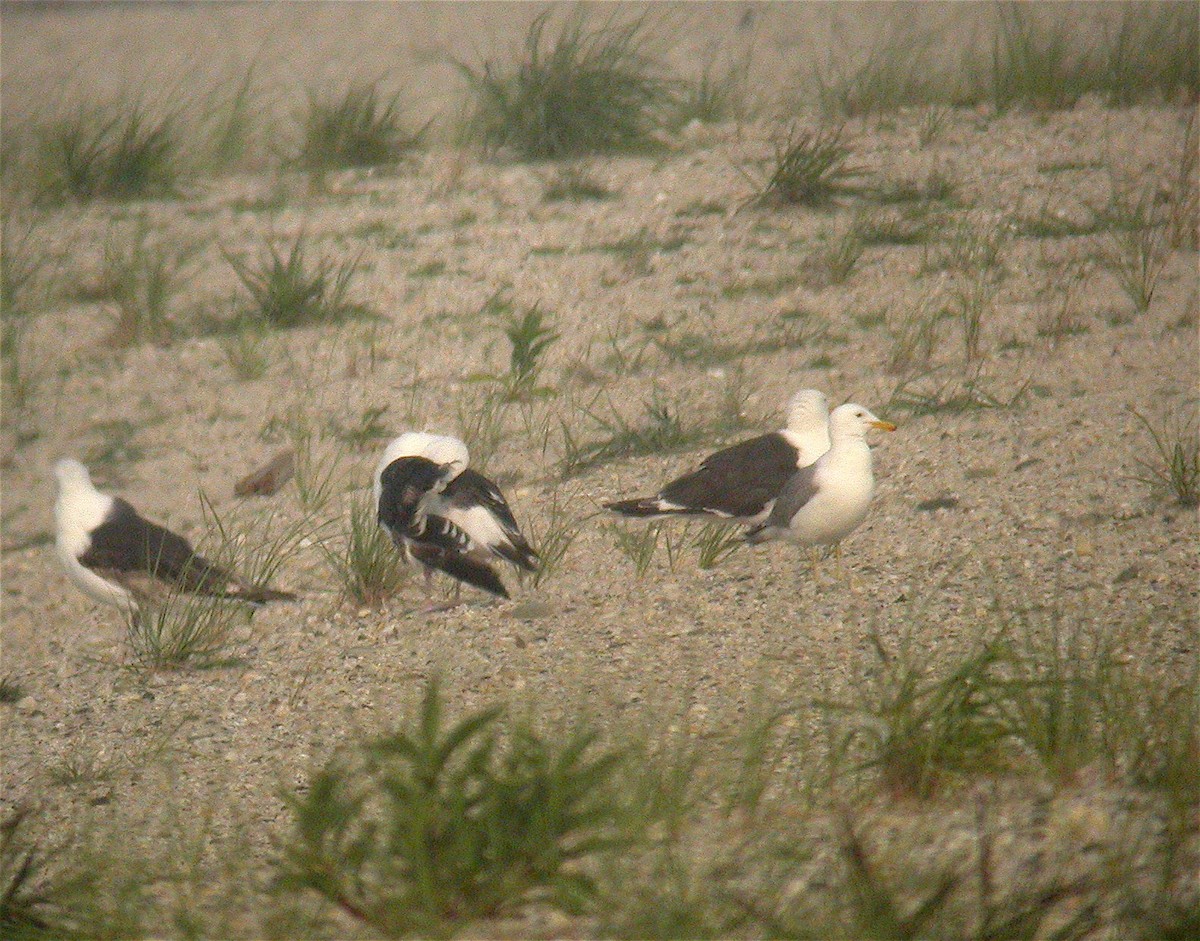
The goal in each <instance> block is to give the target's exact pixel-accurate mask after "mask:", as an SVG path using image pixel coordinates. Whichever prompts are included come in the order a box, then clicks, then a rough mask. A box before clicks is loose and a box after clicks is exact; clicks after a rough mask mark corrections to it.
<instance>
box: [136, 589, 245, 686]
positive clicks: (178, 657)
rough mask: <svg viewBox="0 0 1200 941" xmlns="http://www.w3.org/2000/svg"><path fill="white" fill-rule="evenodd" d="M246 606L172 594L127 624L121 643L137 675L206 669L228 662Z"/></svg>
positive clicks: (174, 592)
mask: <svg viewBox="0 0 1200 941" xmlns="http://www.w3.org/2000/svg"><path fill="white" fill-rule="evenodd" d="M247 614H248V611H247V609H246V606H245V605H242V604H239V603H237V602H233V601H226V600H223V599H220V598H215V597H212V596H210V595H194V594H191V593H190V592H186V591H181V590H180V591H171V592H170V593H169V594H168V595H166V596H165V597H164V598H162V599H160V600H159V601H158V602H157V603H154V604H143V605H142V610H141V611H139V612H138V613H136V614H133V615H131V616H130V617H129V618H128V620H127V622H126V634H125V636H126V639H127V641H128V643H129V650H130V653H131V654H132V656H133V659H134V662H135V663H136V664H137V666H138V667H139V668H140V669H142V670H179V669H183V668H185V667H192V668H194V669H198V670H204V669H210V668H212V667H216V666H221V665H223V664H225V663H228V662H229V659H230V658H229V655H228V649H229V643H230V641H231V639H232V637H233V632H234V629H235V627H236V626H237V624H238V623H239V622H241V621H242V620H243V619H244V618H245V617H246V616H247Z"/></svg>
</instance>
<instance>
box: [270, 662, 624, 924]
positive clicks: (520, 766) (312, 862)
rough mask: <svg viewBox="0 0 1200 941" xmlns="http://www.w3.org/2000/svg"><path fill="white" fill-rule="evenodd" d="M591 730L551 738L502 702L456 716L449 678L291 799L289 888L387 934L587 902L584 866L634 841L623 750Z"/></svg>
mask: <svg viewBox="0 0 1200 941" xmlns="http://www.w3.org/2000/svg"><path fill="white" fill-rule="evenodd" d="M596 739H597V735H596V733H595V732H592V731H590V730H588V729H586V728H578V729H576V730H574V731H571V732H569V733H567V734H566V735H563V736H554V737H546V736H543V735H541V734H539V733H538V732H537V731H535V730H534V729H533V728H531V727H529V726H528V725H525V724H522V723H520V722H515V721H512V720H509V719H507V718H506V717H505V716H504V713H503V711H502V710H501V709H500V708H497V707H493V708H488V709H484V710H481V711H479V712H475V713H472V714H470V715H468V716H466V717H465V718H462V719H461V720H458V721H454V720H451V719H450V718H448V717H447V716H446V714H445V708H444V705H443V701H442V697H441V694H440V691H439V689H438V684H437V682H436V681H432V682H430V684H429V685H428V686H427V688H426V690H425V694H424V697H423V699H422V702H421V705H420V709H419V712H418V714H417V715H416V716H414V717H413V718H412V719H411V720H409V721H407V722H405V723H404V724H403V725H401V726H400V727H399V728H397V729H396V730H395V731H392V732H388V733H384V734H381V735H376V736H372V737H370V738H365V739H361V740H360V741H358V742H357V743H356V744H355V745H353V746H352V747H351V748H349V749H346V750H344V751H343V752H341V753H339V754H338V755H336V756H335V757H333V758H332V759H331V760H330V761H329V762H328V763H327V764H326V765H325V767H323V768H321V769H320V770H318V771H317V772H316V773H315V774H314V775H313V777H312V778H311V780H310V781H309V786H308V788H307V791H306V792H305V793H304V794H303V795H301V796H295V797H291V798H289V801H288V802H289V805H290V807H291V811H292V814H293V817H294V828H293V830H292V833H291V835H290V836H289V837H288V839H287V840H286V842H285V843H284V844H283V851H282V859H281V861H280V873H279V881H278V884H279V888H280V889H281V890H283V891H287V892H311V893H315V894H316V895H317V896H319V897H321V898H323V899H324V900H325V901H326V902H328V903H329V904H330V905H332V906H336V907H337V908H338V909H340V910H341V911H342V912H343V913H345V914H347V915H349V916H351V917H352V918H354V919H356V920H357V921H359V922H361V923H362V924H363V925H364V927H367V928H370V929H371V930H373V931H376V932H380V933H382V934H385V935H388V936H393V937H394V936H398V935H403V934H420V935H425V936H439V935H444V934H448V933H450V932H452V931H453V930H454V928H455V927H458V928H459V929H461V928H462V927H464V926H466V925H469V924H471V923H473V922H477V921H479V920H482V919H486V918H496V917H500V916H504V915H517V914H519V913H520V912H521V911H522V910H523V909H525V908H526V907H527V906H529V905H531V904H535V903H536V904H539V905H543V906H548V907H550V908H553V909H557V910H560V911H564V912H567V913H578V912H580V911H581V910H583V909H584V907H585V906H586V905H588V904H589V903H591V902H592V901H593V900H594V898H595V897H596V891H597V886H596V883H595V881H594V879H593V878H592V877H591V876H590V875H589V874H588V873H587V871H586V869H585V868H584V867H583V866H582V865H581V864H582V863H585V862H586V861H587V860H588V859H590V858H592V857H594V856H596V855H597V854H599V853H602V852H604V851H606V850H609V849H613V848H616V847H618V846H620V845H621V844H622V838H621V834H620V828H619V827H618V826H617V823H618V819H619V809H620V800H619V793H618V792H617V790H616V789H615V788H614V787H613V785H612V782H613V778H614V772H615V771H616V769H617V768H618V766H619V764H620V762H621V758H620V756H619V755H618V753H616V752H615V751H612V750H609V749H602V748H600V747H598V746H597V742H596Z"/></svg>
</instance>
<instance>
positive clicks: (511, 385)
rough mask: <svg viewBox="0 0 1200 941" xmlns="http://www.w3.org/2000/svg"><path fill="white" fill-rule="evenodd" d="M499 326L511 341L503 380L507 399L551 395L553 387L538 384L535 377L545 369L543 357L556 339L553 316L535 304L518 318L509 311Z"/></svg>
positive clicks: (523, 399) (537, 377)
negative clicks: (506, 370)
mask: <svg viewBox="0 0 1200 941" xmlns="http://www.w3.org/2000/svg"><path fill="white" fill-rule="evenodd" d="M502 329H503V330H504V335H505V336H506V337H508V342H509V343H510V344H512V351H511V352H510V353H509V360H508V374H507V375H506V376H504V377H503V379H502V382H503V385H504V388H505V394H506V396H507V397H508V399H509V400H511V401H528V400H529V399H531V398H534V397H536V396H540V395H548V394H552V392H553V390H551V389H549V388H547V387H545V386H539V385H538V379H539V378H540V377H541V375H542V370H543V369H544V368H545V367H544V363H543V359H544V358H545V356H546V353H547V351H548V350H549V349H550V347H551V346H553V345H554V344H555V343H557V342H558V340H559V334H558V332H557V331H556V330H555V329H554V327H553V319H552V318H551V317H550V316H549V315H547V314H546V313H545V312H544V311H543V310H542V309H541V307H540V306H539V305H537V304H534V305H533V306H532V307H530V308H528V309H527V310H526V311H525V313H524V314H523V315H522V316H521V317H520V318H518V317H517V316H516V314H510V315H509V317H508V319H507V320H506V321H505V322H504V324H503V327H502Z"/></svg>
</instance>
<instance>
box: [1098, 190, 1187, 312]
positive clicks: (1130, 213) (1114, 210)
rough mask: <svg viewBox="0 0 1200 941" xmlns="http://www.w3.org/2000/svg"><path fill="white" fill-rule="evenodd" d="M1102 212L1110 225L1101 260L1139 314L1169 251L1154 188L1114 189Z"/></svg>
mask: <svg viewBox="0 0 1200 941" xmlns="http://www.w3.org/2000/svg"><path fill="white" fill-rule="evenodd" d="M1103 215H1104V216H1105V218H1106V219H1107V221H1108V223H1109V225H1110V228H1109V231H1108V234H1107V239H1106V241H1107V245H1106V247H1105V250H1104V252H1103V256H1102V263H1103V265H1104V267H1105V268H1107V269H1108V270H1109V271H1111V272H1112V274H1113V276H1114V277H1115V278H1116V279H1117V283H1118V284H1119V285H1120V286H1121V290H1123V291H1124V292H1125V296H1126V297H1128V298H1129V300H1130V301H1132V302H1133V306H1134V309H1135V310H1136V311H1137V312H1138V313H1142V312H1143V311H1145V310H1146V309H1147V308H1148V307H1149V306H1150V302H1151V301H1152V300H1153V299H1154V291H1155V289H1156V288H1157V287H1158V280H1159V277H1160V276H1161V275H1162V272H1163V268H1165V267H1166V264H1167V261H1168V260H1169V258H1170V254H1171V244H1170V242H1171V230H1170V227H1169V226H1168V225H1167V220H1166V219H1164V218H1162V214H1161V213H1160V212H1159V211H1158V208H1157V206H1156V199H1155V193H1154V191H1152V190H1150V189H1143V190H1141V191H1140V192H1124V191H1121V190H1117V191H1115V192H1114V193H1113V196H1112V199H1111V201H1110V203H1109V205H1108V207H1106V209H1105V211H1104V213H1103Z"/></svg>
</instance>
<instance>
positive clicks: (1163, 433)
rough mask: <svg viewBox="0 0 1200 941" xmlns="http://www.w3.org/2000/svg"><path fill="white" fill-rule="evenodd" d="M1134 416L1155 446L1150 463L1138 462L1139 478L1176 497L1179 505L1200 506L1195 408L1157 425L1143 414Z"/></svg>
mask: <svg viewBox="0 0 1200 941" xmlns="http://www.w3.org/2000/svg"><path fill="white" fill-rule="evenodd" d="M1133 414H1134V417H1136V418H1137V420H1138V421H1139V422H1141V425H1142V427H1143V428H1145V429H1146V432H1147V433H1148V434H1149V435H1150V440H1151V441H1152V442H1153V444H1154V448H1153V451H1152V452H1151V454H1150V459H1149V460H1146V459H1144V458H1139V459H1138V462H1137V463H1138V467H1139V473H1138V474H1137V475H1136V479H1137V480H1140V481H1142V482H1143V483H1145V484H1149V485H1150V486H1151V487H1153V488H1154V489H1156V490H1160V491H1165V492H1166V493H1170V494H1173V495H1174V497H1175V499H1176V500H1177V501H1178V502H1179V505H1180V506H1186V507H1195V506H1200V428H1198V427H1197V424H1196V418H1195V411H1194V409H1192V410H1190V411H1189V412H1187V413H1185V414H1183V415H1181V416H1179V417H1177V418H1176V419H1175V420H1174V421H1169V420H1168V421H1164V422H1162V423H1161V424H1160V425H1157V426H1156V425H1154V424H1152V423H1151V421H1150V419H1148V418H1147V417H1146V416H1145V415H1142V414H1141V413H1140V412H1134V413H1133Z"/></svg>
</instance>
